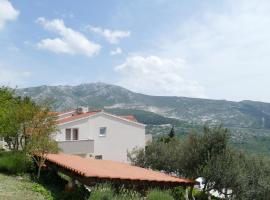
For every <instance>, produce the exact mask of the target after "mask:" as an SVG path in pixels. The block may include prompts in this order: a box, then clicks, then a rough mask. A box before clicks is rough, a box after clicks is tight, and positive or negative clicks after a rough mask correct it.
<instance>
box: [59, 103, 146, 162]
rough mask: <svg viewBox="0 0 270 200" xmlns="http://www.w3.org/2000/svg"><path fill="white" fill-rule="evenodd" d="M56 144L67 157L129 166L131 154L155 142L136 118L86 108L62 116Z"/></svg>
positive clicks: (64, 113)
mask: <svg viewBox="0 0 270 200" xmlns="http://www.w3.org/2000/svg"><path fill="white" fill-rule="evenodd" d="M57 123H58V126H59V132H58V133H56V135H55V140H56V141H57V142H58V144H59V147H60V148H61V149H62V151H63V152H64V153H68V154H76V155H81V156H93V157H95V158H97V159H105V160H116V161H121V162H127V152H128V151H132V149H133V148H135V147H139V148H144V147H145V144H146V141H147V140H148V139H149V138H151V137H149V136H147V135H145V125H144V124H141V123H139V122H137V120H136V119H135V118H134V117H133V116H116V115H113V114H110V113H107V112H104V111H103V110H96V111H90V110H89V109H88V108H86V107H80V108H78V109H75V110H71V111H67V112H63V113H59V115H58V121H57Z"/></svg>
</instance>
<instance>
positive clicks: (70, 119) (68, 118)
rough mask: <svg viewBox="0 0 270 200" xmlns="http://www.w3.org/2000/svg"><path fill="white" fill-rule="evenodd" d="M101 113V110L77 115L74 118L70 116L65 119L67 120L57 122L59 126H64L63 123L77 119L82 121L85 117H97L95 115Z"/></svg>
mask: <svg viewBox="0 0 270 200" xmlns="http://www.w3.org/2000/svg"><path fill="white" fill-rule="evenodd" d="M99 112H101V110H99V111H91V112H87V113H82V114H76V115H72V116H69V117H65V118H62V119H59V120H57V124H63V123H67V122H71V121H74V120H77V119H82V118H85V117H89V116H92V115H95V114H97V113H99Z"/></svg>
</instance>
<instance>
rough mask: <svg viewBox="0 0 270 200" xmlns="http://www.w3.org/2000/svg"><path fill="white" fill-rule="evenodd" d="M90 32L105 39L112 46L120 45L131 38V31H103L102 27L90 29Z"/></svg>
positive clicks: (90, 27) (91, 27)
mask: <svg viewBox="0 0 270 200" xmlns="http://www.w3.org/2000/svg"><path fill="white" fill-rule="evenodd" d="M88 28H89V30H90V31H92V32H94V33H97V34H99V35H101V36H102V37H104V38H105V39H106V40H107V41H108V42H109V43H111V44H118V43H119V41H120V40H121V39H123V38H126V37H129V36H130V31H123V30H110V29H102V28H100V27H93V26H89V27H88Z"/></svg>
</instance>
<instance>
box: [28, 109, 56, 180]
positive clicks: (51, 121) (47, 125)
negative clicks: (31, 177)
mask: <svg viewBox="0 0 270 200" xmlns="http://www.w3.org/2000/svg"><path fill="white" fill-rule="evenodd" d="M56 131H57V124H56V116H55V114H54V113H52V112H50V110H49V109H48V108H40V110H39V112H37V113H36V114H35V115H34V117H33V119H32V120H31V122H30V124H29V126H28V127H27V133H28V138H29V140H28V143H27V145H26V150H27V153H28V154H29V155H30V156H31V157H32V158H33V160H34V161H35V163H36V165H37V167H38V173H37V177H38V178H39V177H40V171H41V168H42V166H43V165H44V163H45V161H46V156H47V154H49V153H57V152H58V146H57V142H56V141H54V140H53V134H54V133H56Z"/></svg>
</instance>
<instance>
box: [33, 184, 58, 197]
mask: <svg viewBox="0 0 270 200" xmlns="http://www.w3.org/2000/svg"><path fill="white" fill-rule="evenodd" d="M32 190H33V191H34V192H38V193H40V194H42V196H43V197H44V198H45V199H46V200H53V196H52V194H51V192H50V191H49V190H47V189H46V188H45V187H44V186H42V185H41V184H38V183H35V184H34V185H33V186H32Z"/></svg>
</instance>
